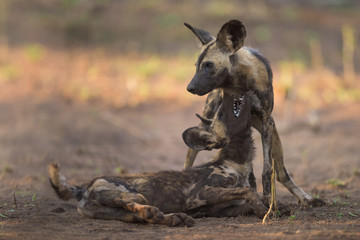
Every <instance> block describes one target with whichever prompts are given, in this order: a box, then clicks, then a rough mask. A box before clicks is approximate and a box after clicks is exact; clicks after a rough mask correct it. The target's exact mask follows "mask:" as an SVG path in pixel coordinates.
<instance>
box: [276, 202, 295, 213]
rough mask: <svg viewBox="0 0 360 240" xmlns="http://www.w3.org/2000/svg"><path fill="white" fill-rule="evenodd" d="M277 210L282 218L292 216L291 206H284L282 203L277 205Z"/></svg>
mask: <svg viewBox="0 0 360 240" xmlns="http://www.w3.org/2000/svg"><path fill="white" fill-rule="evenodd" d="M276 206H277V209H278V210H279V211H280V214H281V216H290V212H291V209H290V207H289V206H287V205H285V204H283V203H282V202H280V201H277V203H276Z"/></svg>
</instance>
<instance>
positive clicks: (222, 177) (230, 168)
mask: <svg viewBox="0 0 360 240" xmlns="http://www.w3.org/2000/svg"><path fill="white" fill-rule="evenodd" d="M251 172H252V164H251V162H250V163H244V164H238V163H235V162H233V161H226V160H225V161H224V164H222V165H220V166H218V167H216V168H215V169H214V171H213V172H212V173H211V174H210V175H209V177H208V178H209V179H208V180H207V184H206V185H208V186H212V187H224V188H230V187H245V186H250V184H249V174H250V173H251Z"/></svg>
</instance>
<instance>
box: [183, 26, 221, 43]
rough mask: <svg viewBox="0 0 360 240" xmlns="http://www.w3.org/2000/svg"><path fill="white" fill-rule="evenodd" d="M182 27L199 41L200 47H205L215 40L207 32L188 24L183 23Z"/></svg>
mask: <svg viewBox="0 0 360 240" xmlns="http://www.w3.org/2000/svg"><path fill="white" fill-rule="evenodd" d="M184 25H185V26H186V27H187V28H189V29H190V30H191V31H192V32H193V33H194V34H195V36H196V37H197V38H198V39H199V40H200V42H201V44H202V45H206V44H208V43H209V42H211V41H212V40H214V39H215V37H214V36H213V35H211V33H209V32H207V31H204V30H201V29H198V28H195V27H193V26H191V25H190V24H188V23H184Z"/></svg>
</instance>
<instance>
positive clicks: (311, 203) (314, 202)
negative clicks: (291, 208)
mask: <svg viewBox="0 0 360 240" xmlns="http://www.w3.org/2000/svg"><path fill="white" fill-rule="evenodd" d="M303 205H305V206H306V207H322V206H325V205H326V203H325V202H324V201H323V200H321V199H320V198H311V199H304V204H303Z"/></svg>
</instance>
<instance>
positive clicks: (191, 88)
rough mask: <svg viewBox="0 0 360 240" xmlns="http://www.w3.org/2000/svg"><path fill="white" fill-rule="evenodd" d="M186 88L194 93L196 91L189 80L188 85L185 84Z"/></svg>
mask: <svg viewBox="0 0 360 240" xmlns="http://www.w3.org/2000/svg"><path fill="white" fill-rule="evenodd" d="M186 90H187V91H188V92H190V93H192V94H195V93H196V89H195V86H194V84H191V82H190V83H189V85H188V86H187V88H186Z"/></svg>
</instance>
